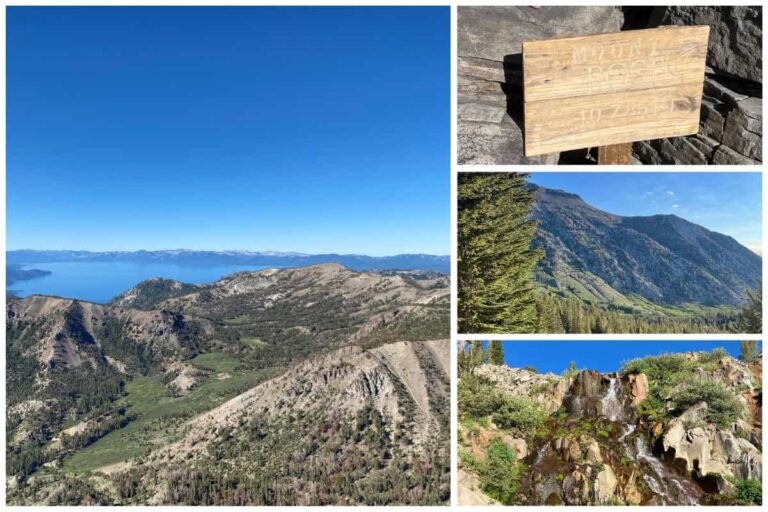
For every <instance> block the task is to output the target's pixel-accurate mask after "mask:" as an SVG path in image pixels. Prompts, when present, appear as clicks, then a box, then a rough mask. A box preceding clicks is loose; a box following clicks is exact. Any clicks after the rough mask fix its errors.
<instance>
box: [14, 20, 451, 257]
mask: <svg viewBox="0 0 768 512" xmlns="http://www.w3.org/2000/svg"><path fill="white" fill-rule="evenodd" d="M7 26H8V34H7V58H8V60H7V77H8V82H7V94H8V103H7V105H8V109H7V115H8V117H7V130H8V139H7V140H8V146H7V148H8V160H7V162H8V167H7V169H8V172H7V193H8V202H7V217H8V229H7V246H8V248H9V249H20V248H37V249H90V250H118V249H123V250H132V249H133V250H135V249H162V248H180V247H183V248H191V249H227V248H228V249H252V250H283V251H302V252H311V253H321V252H354V253H365V254H370V255H385V254H395V253H405V252H425V253H433V254H448V253H449V252H450V247H449V246H450V168H449V164H450V146H449V143H450V121H449V119H450V117H449V116H450V35H449V32H450V24H449V9H448V8H215V9H214V8H14V7H11V8H9V9H8V11H7Z"/></svg>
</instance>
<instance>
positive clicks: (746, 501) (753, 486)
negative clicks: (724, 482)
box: [734, 480, 763, 505]
mask: <svg viewBox="0 0 768 512" xmlns="http://www.w3.org/2000/svg"><path fill="white" fill-rule="evenodd" d="M735 484H736V492H735V493H734V498H736V500H737V501H738V502H739V503H740V504H743V505H762V504H763V486H762V485H761V484H760V481H759V480H737V481H736V482H735Z"/></svg>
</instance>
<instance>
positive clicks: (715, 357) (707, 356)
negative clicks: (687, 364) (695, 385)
mask: <svg viewBox="0 0 768 512" xmlns="http://www.w3.org/2000/svg"><path fill="white" fill-rule="evenodd" d="M726 357H728V352H726V351H725V349H724V348H722V347H718V348H716V349H714V350H712V352H702V353H700V354H699V362H700V363H703V364H707V363H717V362H718V361H720V360H721V359H724V358H726Z"/></svg>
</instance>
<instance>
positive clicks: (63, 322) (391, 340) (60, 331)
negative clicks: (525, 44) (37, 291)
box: [6, 264, 449, 504]
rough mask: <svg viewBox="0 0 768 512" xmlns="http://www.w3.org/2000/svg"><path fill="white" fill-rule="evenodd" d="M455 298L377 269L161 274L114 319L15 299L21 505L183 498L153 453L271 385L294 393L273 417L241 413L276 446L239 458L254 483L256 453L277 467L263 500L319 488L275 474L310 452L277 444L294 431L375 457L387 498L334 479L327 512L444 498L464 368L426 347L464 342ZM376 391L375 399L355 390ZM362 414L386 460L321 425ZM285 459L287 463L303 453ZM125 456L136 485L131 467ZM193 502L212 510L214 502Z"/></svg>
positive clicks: (255, 448) (12, 362)
mask: <svg viewBox="0 0 768 512" xmlns="http://www.w3.org/2000/svg"><path fill="white" fill-rule="evenodd" d="M414 275H415V276H416V277H426V279H417V278H414ZM448 296H449V287H448V283H447V280H446V279H445V278H444V277H435V276H432V275H425V276H422V275H421V274H410V273H405V274H402V273H392V274H391V275H384V274H382V273H361V272H355V271H352V270H349V269H347V268H344V267H342V266H340V265H336V264H323V265H316V266H310V267H304V268H290V269H282V270H276V269H271V270H265V271H260V272H242V273H238V274H234V275H231V276H227V277H225V278H223V279H221V280H220V281H218V282H216V283H212V284H209V285H201V286H196V285H186V284H182V283H177V282H174V281H168V280H158V279H153V280H149V281H146V282H143V283H140V284H139V285H137V286H136V287H134V288H133V289H131V290H129V291H127V292H126V293H124V294H123V295H121V296H120V297H118V298H116V299H115V300H114V301H113V302H112V303H110V304H108V305H104V306H102V305H96V304H90V303H86V302H82V301H77V300H72V299H60V298H54V297H41V296H33V297H28V298H25V299H12V300H10V301H9V303H8V310H7V314H8V324H7V335H8V336H7V349H6V350H7V353H8V380H7V388H8V397H9V398H8V400H9V403H8V412H7V417H8V436H9V437H8V439H9V440H10V441H9V444H8V451H7V454H8V461H9V462H8V474H9V476H10V477H11V480H10V482H11V487H12V489H13V493H12V494H11V496H13V497H12V498H10V500H11V501H12V502H14V503H51V504H53V503H72V502H93V503H98V502H101V503H140V502H141V500H140V499H139V498H136V497H135V496H133V495H129V494H130V493H128V494H125V493H124V491H125V489H124V487H123V485H124V484H126V482H129V481H134V479H140V480H142V481H144V482H145V484H142V485H144V486H146V488H147V493H148V492H149V489H152V490H153V494H152V495H151V496H150V495H149V494H144V495H142V498H141V499H146V500H151V501H153V502H168V500H171V499H172V498H171V497H169V495H168V494H166V493H164V491H163V490H162V489H161V488H160V486H159V484H157V482H156V481H155V480H154V477H153V476H152V475H154V474H156V471H159V470H160V469H157V468H158V467H159V462H158V463H157V464H155V463H152V464H150V465H142V462H141V461H143V460H144V458H145V457H147V456H148V455H149V454H150V453H172V452H173V449H172V448H165V447H167V445H169V444H171V443H177V445H178V446H181V444H179V443H182V444H183V439H185V438H187V437H188V436H190V435H193V433H194V432H198V434H197V435H198V436H199V435H200V434H199V432H200V430H197V429H196V427H195V425H205V424H206V420H205V418H207V417H214V418H215V417H216V413H215V412H211V411H215V410H216V407H218V406H220V405H221V404H222V403H224V402H226V401H227V400H232V402H230V406H231V404H233V403H242V402H245V401H247V400H248V397H249V396H251V395H250V394H253V393H257V394H258V393H264V390H273V391H274V393H272V394H269V393H267V394H266V395H263V396H267V395H269V396H272V397H275V396H278V395H279V396H280V397H282V398H280V399H279V400H277V401H275V402H274V403H273V404H272V405H271V406H269V407H267V403H268V402H269V400H267V399H266V398H265V399H264V400H260V403H261V404H262V405H263V406H264V407H265V408H261V409H259V408H255V409H254V408H248V409H247V410H245V411H241V412H242V414H241V416H242V418H243V421H244V422H256V423H259V424H260V425H263V426H264V428H265V429H266V430H269V431H270V432H272V434H274V435H273V436H270V437H269V439H266V438H265V437H261V436H258V437H257V439H250V440H248V441H247V447H246V446H241V447H240V448H241V449H240V450H239V451H237V452H236V453H235V452H233V453H232V454H230V456H229V458H230V459H231V461H232V465H233V467H234V465H235V464H238V466H237V467H238V468H239V469H238V471H242V474H243V475H246V474H252V471H251V469H249V468H248V467H246V466H247V464H246V462H247V461H248V460H253V458H249V457H250V456H252V457H262V458H263V457H268V456H269V454H270V453H271V454H272V455H274V461H275V462H274V464H272V465H269V464H266V462H265V466H264V467H265V468H271V469H272V470H274V471H273V472H272V473H270V471H271V470H267V469H264V471H262V473H260V478H259V483H258V486H259V489H261V490H263V491H264V492H265V493H266V494H258V495H257V494H251V495H249V496H250V497H249V498H248V500H249V502H254V503H256V502H259V503H275V504H279V503H287V502H289V501H291V500H294V499H299V498H297V496H298V495H299V494H300V489H303V487H304V485H305V484H302V483H301V481H302V480H303V479H307V481H309V480H308V479H309V476H308V475H306V474H304V473H302V472H303V471H304V469H305V468H304V467H298V466H294V469H295V470H296V471H297V472H299V473H296V474H294V475H288V474H283V473H282V472H280V471H278V470H277V468H278V467H279V464H283V466H282V467H286V466H285V464H289V463H290V460H292V459H291V457H293V456H294V455H295V456H298V455H296V454H295V453H294V452H291V453H290V454H289V453H287V452H279V450H276V449H273V448H274V446H275V445H271V444H270V443H272V439H273V438H276V437H280V436H287V437H284V438H283V439H290V440H293V441H295V442H297V443H305V442H306V443H309V444H310V445H311V446H312V450H313V451H314V450H321V448H322V446H326V445H327V446H335V448H334V450H341V451H342V452H347V451H349V453H353V452H354V453H358V452H359V453H358V455H359V456H358V457H357V458H356V459H355V460H357V461H358V462H360V464H361V465H363V466H365V465H366V464H372V465H377V466H381V468H379V469H381V470H382V471H381V474H380V476H379V477H377V478H372V479H371V480H372V481H375V482H376V485H375V488H376V489H378V490H379V491H380V492H378V493H376V492H366V493H364V494H359V493H356V492H355V489H353V488H352V487H349V486H346V484H345V485H341V484H338V483H337V484H338V485H331V484H329V485H328V487H327V488H325V491H323V492H322V493H321V492H320V491H318V494H317V496H316V499H317V500H320V501H322V502H324V503H337V502H338V503H344V502H358V501H359V500H361V499H363V497H364V496H377V499H378V500H380V502H399V501H398V500H406V501H405V502H408V503H425V502H429V503H436V502H441V501H444V500H445V499H446V496H447V494H446V493H447V487H446V486H447V484H446V481H445V474H447V473H446V472H447V459H445V454H446V453H447V452H446V451H445V450H447V440H446V439H447V438H446V437H445V436H447V432H448V430H447V409H446V408H445V403H447V389H448V387H447V377H446V375H447V374H446V368H447V364H448V363H447V360H446V359H445V354H446V353H447V348H445V349H443V348H441V347H442V346H443V345H445V346H446V347H447V343H446V342H426V341H424V340H434V339H439V338H444V337H447V336H448V318H449V317H448V314H449V307H448V304H449V302H448ZM414 361H416V362H417V364H416V365H415V366H413V363H414ZM306 379H309V380H306ZM322 379H325V380H324V381H323V382H324V383H325V384H328V383H329V382H330V381H333V380H334V379H335V380H338V379H342V382H343V385H338V386H336V385H334V386H325V387H324V386H320V385H319V384H318V383H320V382H321V380H322ZM343 379H346V380H343ZM286 382H292V383H293V384H291V385H290V386H289V385H287V384H286ZM361 382H362V383H367V384H365V385H367V386H368V391H367V393H368V394H365V393H362V392H361V393H359V394H357V395H354V394H353V395H349V391H350V390H352V389H355V386H358V387H359V386H360V385H362V384H360V383H361ZM254 386H255V387H254ZM313 386H315V388H313ZM324 388H325V389H324ZM249 389H250V390H251V391H248V390H249ZM361 389H362V388H361ZM258 390H261V391H258ZM270 393H271V392H270ZM275 393H277V394H275ZM302 393H311V396H312V401H313V403H315V404H316V405H313V406H312V407H313V408H315V409H316V413H313V414H314V416H313V418H314V419H315V420H317V422H315V421H305V420H304V419H306V418H308V416H307V417H305V416H304V414H305V412H306V411H308V410H309V409H308V408H307V407H305V405H306V404H304V402H301V404H304V405H301V404H298V403H294V402H295V400H294V399H295V398H296V397H298V396H299V395H301V394H302ZM414 404H415V405H414ZM222 407H227V406H222ZM315 409H313V410H315ZM361 411H365V414H366V415H368V416H370V417H371V418H378V419H377V420H376V425H377V426H376V427H374V429H373V433H372V434H370V436H369V437H371V438H376V439H378V438H379V437H381V439H383V440H388V441H387V443H388V444H387V446H388V448H387V450H388V451H382V449H379V448H381V447H379V448H377V450H378V451H375V452H371V453H369V454H368V455H367V456H366V457H363V456H362V455H360V454H362V453H365V449H364V447H362V446H358V445H359V443H360V441H356V439H357V437H358V436H357V435H354V436H353V435H352V434H354V429H353V430H351V431H348V430H349V429H345V430H344V432H341V433H340V432H336V433H335V435H334V436H333V437H332V439H331V438H330V437H325V438H323V437H322V436H321V434H320V433H319V432H317V431H316V430H317V428H319V426H320V425H321V424H322V425H326V426H327V425H328V424H327V423H322V422H321V419H322V418H321V417H320V415H321V414H323V415H324V414H326V413H328V414H330V413H331V412H333V415H334V416H333V418H332V419H328V421H332V422H333V424H337V423H338V424H339V425H341V424H348V425H349V428H352V425H354V424H355V423H354V422H355V421H356V418H357V416H359V415H360V414H363V412H361ZM206 413H210V414H212V416H206ZM198 415H203V416H200V418H199V419H196V418H197V417H198ZM368 416H366V417H368ZM302 418H304V419H302ZM323 421H325V420H323ZM361 421H362V420H361ZM187 422H189V423H187ZM230 426H231V427H232V428H231V429H229V430H227V429H224V430H222V429H221V428H219V427H217V429H215V430H213V431H205V432H206V433H205V434H203V436H204V437H205V439H206V442H205V443H204V444H205V445H206V446H207V445H211V446H214V445H217V443H219V441H217V439H226V440H231V439H234V438H238V439H240V438H241V437H243V436H245V434H243V432H242V430H241V427H242V426H243V425H241V424H239V423H238V424H237V425H230ZM329 428H330V427H329ZM362 428H364V429H365V428H367V426H365V427H362ZM222 436H223V437H222ZM318 436H320V437H318ZM259 441H261V442H259ZM227 442H230V441H227ZM381 442H384V441H381ZM329 443H330V444H329ZM225 444H226V443H225ZM201 446H202V444H201ZM267 446H272V447H273V448H270V449H267V448H266V447H267ZM281 446H283V447H284V448H285V449H286V450H287V447H288V444H281ZM377 446H378V445H377ZM249 448H250V451H249ZM328 450H330V448H328ZM356 450H357V451H356ZM360 450H363V451H362V452H360ZM278 452H279V453H278ZM395 452H396V453H398V456H399V460H402V461H410V462H409V463H408V464H409V468H410V469H408V470H405V469H402V468H401V470H399V471H396V470H395V469H394V468H391V467H390V466H391V465H392V464H393V462H391V461H390V456H391V454H392V453H395ZM207 453H208V452H206V454H207ZM249 453H250V454H251V455H250V456H249V455H248V454H249ZM334 453H335V452H334ZM206 454H201V453H197V452H196V454H195V457H196V458H197V457H198V456H199V457H200V459H201V466H200V467H204V466H205V465H206V464H208V463H209V462H210V460H209V459H208V458H207V455H206ZM259 454H260V455H259ZM385 456H386V457H385ZM376 457H380V458H378V459H377V458H376ZM241 459H242V460H241ZM323 460H325V459H323ZM125 461H129V463H128V465H127V466H130V467H131V469H130V470H129V471H130V473H126V472H125V470H126V467H123V468H122V469H120V467H121V465H125ZM326 462H327V461H326ZM175 464H176V463H175V462H173V461H168V462H167V463H166V464H165V465H164V466H163V468H165V469H163V471H164V473H163V474H164V475H166V476H168V478H171V477H172V475H174V474H176V473H174V472H173V471H174V469H173V468H174V467H175ZM219 466H220V465H215V464H214V465H212V466H210V467H213V469H220V467H219ZM210 467H209V469H210ZM324 467H326V466H325V463H323V464H320V465H318V466H317V471H321V469H322V468H324ZM385 467H390V469H389V470H387V471H384V468H385ZM116 468H117V469H116ZM139 468H141V470H142V473H141V474H139V473H138V472H139ZM166 469H167V471H166ZM88 471H93V473H87V472H88ZM356 471H358V468H357V467H356V466H355V465H354V464H352V465H348V466H346V467H344V468H339V473H338V477H339V478H345V476H344V475H345V474H346V475H349V474H352V473H355V472H356ZM106 474H109V475H110V476H105V475H106ZM68 475H69V476H68ZM73 475H74V476H73ZM88 475H90V476H88ZM201 475H202V474H201ZM206 475H208V476H210V477H211V478H216V479H221V478H225V477H226V478H229V477H230V476H231V474H230V473H227V474H223V473H217V474H214V473H211V472H210V471H209V472H208V473H206ZM177 476H178V475H177ZM201 478H202V476H201ZM136 481H138V480H136ZM252 483H253V485H256V483H255V482H252ZM150 484H151V485H150ZM156 484H157V485H156ZM179 485H180V486H181V485H182V484H181V483H180V484H179ZM94 486H95V487H94ZM294 486H295V487H294ZM179 488H181V487H179ZM236 488H238V485H237V484H236V483H233V482H231V481H228V483H227V484H226V485H224V484H221V485H218V486H217V489H218V491H217V494H216V495H215V496H214V495H209V496H208V497H207V498H206V500H207V499H210V500H215V501H217V502H219V503H227V502H230V501H228V500H234V501H237V500H239V499H242V497H243V495H242V494H238V495H236V493H235V489H236ZM319 488H320V486H318V489H319ZM243 489H244V488H242V487H241V491H242V490H243ZM384 489H388V491H386V492H385V491H384ZM126 492H127V491H126ZM78 496H79V497H78ZM180 499H181V498H180ZM183 499H184V501H185V502H190V503H191V502H196V503H197V502H201V500H202V497H200V496H198V497H197V498H195V496H193V495H190V496H186V497H184V498H183Z"/></svg>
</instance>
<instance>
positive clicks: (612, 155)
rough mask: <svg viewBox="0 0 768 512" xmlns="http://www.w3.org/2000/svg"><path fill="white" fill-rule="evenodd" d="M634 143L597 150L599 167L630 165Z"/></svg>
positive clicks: (601, 147) (602, 147)
mask: <svg viewBox="0 0 768 512" xmlns="http://www.w3.org/2000/svg"><path fill="white" fill-rule="evenodd" d="M631 156H632V143H631V142H627V143H624V144H611V145H608V146H600V147H599V148H597V164H598V165H629V161H630V158H631Z"/></svg>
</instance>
